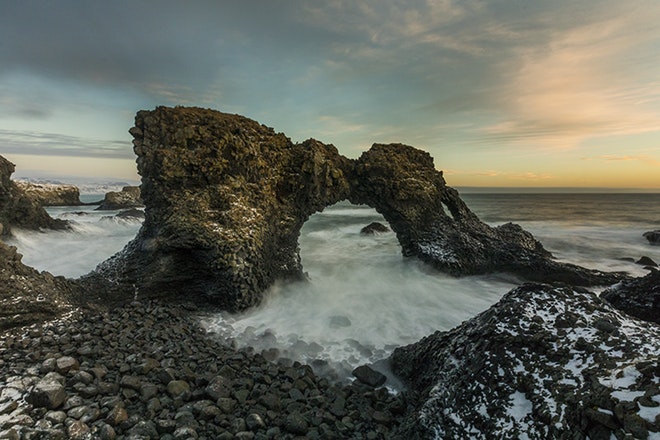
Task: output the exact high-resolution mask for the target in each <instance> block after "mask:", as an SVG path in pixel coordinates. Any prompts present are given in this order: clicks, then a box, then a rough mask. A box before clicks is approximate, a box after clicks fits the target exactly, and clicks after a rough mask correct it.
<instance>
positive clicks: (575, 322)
mask: <svg viewBox="0 0 660 440" xmlns="http://www.w3.org/2000/svg"><path fill="white" fill-rule="evenodd" d="M659 353H660V327H658V326H656V325H648V323H645V322H640V321H637V320H635V319H631V318H629V317H627V316H625V315H623V314H621V313H620V312H618V311H617V310H616V309H614V308H613V307H611V306H610V305H609V304H607V303H606V302H604V301H603V300H601V299H600V298H598V297H597V296H596V295H595V294H593V293H591V292H587V291H585V290H576V289H572V288H568V287H552V286H548V285H538V284H530V285H524V286H521V287H519V288H517V289H514V290H512V291H511V292H509V293H508V294H506V295H505V296H504V297H503V298H502V299H501V300H500V301H499V302H498V303H497V304H495V305H494V306H492V307H491V308H490V309H488V310H487V311H485V312H483V313H481V314H480V315H478V316H476V317H475V318H473V319H471V320H469V321H467V322H465V323H463V324H462V325H460V326H459V327H457V328H455V329H453V330H451V331H448V332H436V333H434V334H433V335H431V336H428V337H426V338H424V339H422V340H421V341H419V342H417V343H415V344H412V345H409V346H406V347H401V348H397V349H396V350H395V351H394V353H393V354H392V356H391V364H392V367H393V370H394V372H395V373H397V374H399V375H400V376H401V377H402V378H405V379H406V380H407V381H408V383H409V385H410V386H411V388H412V389H413V390H414V391H415V392H417V393H419V396H420V400H419V403H418V406H417V409H416V410H415V411H414V412H412V413H411V414H410V415H409V416H408V420H407V421H406V422H404V424H405V425H406V428H405V431H407V434H408V438H474V439H488V438H523V437H524V438H572V439H586V438H592V439H601V438H603V439H609V438H614V437H613V436H615V437H616V438H624V436H625V435H632V436H634V438H648V436H649V433H654V434H657V433H659V432H660V424H659V423H660V417H659V416H660V405H659V404H660V369H658V361H659V357H658V356H659ZM631 438H632V437H631Z"/></svg>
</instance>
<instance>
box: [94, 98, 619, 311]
mask: <svg viewBox="0 0 660 440" xmlns="http://www.w3.org/2000/svg"><path fill="white" fill-rule="evenodd" d="M130 132H131V134H132V135H133V137H134V141H133V144H134V151H135V153H136V155H137V165H138V172H139V173H140V175H141V176H142V185H141V190H142V194H141V195H142V199H143V201H144V204H145V216H146V218H145V222H144V224H143V226H142V229H141V230H140V232H139V233H138V235H137V237H136V238H135V239H134V240H133V241H132V242H130V243H129V244H128V245H127V246H126V248H125V249H124V250H123V251H122V252H120V253H118V254H117V255H115V256H114V257H112V258H111V259H109V260H107V261H106V262H104V263H103V264H101V265H99V267H98V269H97V270H96V272H95V273H93V274H91V275H90V276H89V277H88V278H87V279H86V280H85V281H86V282H87V283H88V285H94V286H96V287H95V288H94V289H92V290H96V291H103V292H111V295H110V296H111V297H113V298H114V299H115V300H117V301H126V300H128V299H130V298H132V297H133V295H134V294H135V292H136V289H137V291H138V292H139V295H140V297H141V298H153V297H180V296H187V297H189V296H193V295H197V296H200V295H201V296H204V297H205V300H207V301H211V302H212V303H215V304H218V305H220V306H221V307H223V308H225V309H228V310H241V309H245V308H248V307H250V306H253V305H255V304H257V303H259V301H260V300H261V295H262V293H263V291H264V290H266V289H267V288H268V287H269V286H271V285H272V284H273V283H274V282H275V281H276V280H296V279H301V278H303V270H302V266H301V263H300V255H299V249H298V237H299V235H300V229H301V228H302V226H303V224H304V223H305V221H306V220H307V219H308V218H309V216H310V215H312V214H313V213H315V212H318V211H321V210H323V209H324V208H325V207H326V206H329V205H332V204H334V203H336V202H338V201H341V200H349V201H351V202H353V203H356V204H367V205H369V206H372V207H374V208H375V209H376V210H377V211H378V212H380V213H381V214H382V215H383V216H384V217H385V219H386V220H387V221H388V222H389V224H390V226H391V227H392V230H393V231H394V232H395V233H396V236H397V238H398V240H399V242H400V244H401V248H402V253H403V255H404V256H406V257H416V258H419V259H421V260H423V261H425V262H427V263H429V264H430V265H432V266H433V267H435V268H437V269H438V270H441V271H444V272H448V273H450V274H453V275H457V276H461V275H471V274H481V273H488V272H497V271H501V272H511V273H514V274H516V275H518V276H520V277H522V278H525V279H528V280H535V281H543V282H556V281H562V282H566V283H570V284H573V285H609V284H613V283H615V282H616V281H618V280H620V279H622V278H624V276H623V275H622V274H615V273H603V272H598V271H593V270H587V269H585V268H582V267H578V266H575V265H570V264H562V263H558V262H556V261H554V260H553V259H552V255H551V254H550V253H549V252H548V251H546V250H545V249H544V248H543V246H542V245H541V243H539V242H538V241H537V240H535V239H534V237H533V236H532V235H531V234H530V233H529V232H526V231H524V230H523V229H522V228H521V227H520V226H518V225H514V224H510V223H509V224H506V225H502V226H499V227H496V228H493V227H490V226H488V225H486V224H485V223H483V222H481V221H480V220H479V219H478V218H477V216H476V215H475V214H474V213H472V212H471V211H470V210H469V209H468V207H467V206H466V205H465V203H464V202H463V201H462V200H461V199H460V197H459V195H458V192H457V191H456V190H454V189H452V188H450V187H448V186H447V185H446V183H445V180H444V178H443V175H442V172H441V171H437V170H436V169H435V166H434V164H433V159H432V158H431V156H430V155H429V154H428V153H426V152H424V151H421V150H418V149H415V148H413V147H410V146H407V145H401V144H390V145H381V144H375V145H374V146H373V147H372V148H371V149H370V150H369V151H366V152H365V153H364V154H362V156H361V157H360V158H359V159H357V160H351V159H348V158H345V157H343V156H341V155H340V154H339V153H338V151H337V149H336V148H335V147H334V146H332V145H326V144H323V143H321V142H319V141H317V140H314V139H310V140H307V141H305V142H303V143H302V144H294V143H292V142H291V140H290V139H289V138H287V137H286V136H284V135H283V134H281V133H275V131H273V129H271V128H268V127H265V126H263V125H261V124H259V123H257V122H255V121H253V120H250V119H247V118H245V117H242V116H238V115H229V114H225V113H220V112H217V111H213V110H206V109H200V108H184V107H176V108H167V107H158V108H157V109H155V110H153V111H140V112H138V114H137V116H136V118H135V127H133V128H132V129H131V130H130Z"/></svg>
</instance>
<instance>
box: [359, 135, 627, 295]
mask: <svg viewBox="0 0 660 440" xmlns="http://www.w3.org/2000/svg"><path fill="white" fill-rule="evenodd" d="M354 176H355V177H354V179H353V181H352V183H353V186H352V192H351V197H350V201H351V202H353V203H356V204H366V205H369V206H372V207H374V208H375V209H376V210H377V211H378V212H380V213H381V214H382V215H383V216H384V217H385V219H386V220H387V221H388V223H389V224H390V227H391V228H392V230H394V232H396V234H397V237H398V239H399V242H400V243H401V247H402V249H403V254H404V255H405V256H415V257H418V258H420V259H421V260H423V261H426V262H427V263H429V264H431V265H432V266H434V267H435V268H437V269H440V270H442V271H444V272H448V273H450V274H453V275H469V274H480V273H488V272H511V273H514V274H517V275H520V276H521V277H523V278H526V279H528V280H533V281H543V282H548V281H562V282H566V283H570V284H575V285H594V284H603V285H607V284H612V283H614V282H616V280H618V279H620V278H621V274H618V275H617V274H606V273H602V272H598V271H591V270H586V269H584V268H581V267H578V266H575V265H569V264H560V263H557V262H555V261H553V260H552V259H551V258H552V255H551V254H550V252H548V251H546V250H545V249H544V248H543V246H542V245H541V243H539V242H538V241H537V240H536V239H534V237H533V236H532V235H531V234H530V233H529V232H527V231H525V230H523V229H522V228H521V227H520V226H518V225H515V224H512V223H507V224H505V225H502V226H499V227H496V228H493V227H490V226H488V225H486V224H485V223H483V222H481V221H480V220H479V218H478V217H477V216H476V215H475V214H474V213H473V212H472V211H470V209H469V208H468V207H467V205H466V204H465V203H464V202H463V200H461V198H460V197H459V195H458V192H457V191H456V190H455V189H453V188H450V187H448V186H447V185H446V182H445V180H444V178H443V175H442V172H441V171H437V170H436V169H435V166H434V164H433V158H431V156H430V155H429V154H428V153H426V152H424V151H420V150H417V149H415V148H413V147H410V146H407V145H401V144H390V145H381V144H375V145H373V146H372V147H371V149H370V150H369V151H366V152H364V153H363V154H362V156H360V158H359V159H358V160H357V162H356V164H355V175H354Z"/></svg>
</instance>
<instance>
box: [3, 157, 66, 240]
mask: <svg viewBox="0 0 660 440" xmlns="http://www.w3.org/2000/svg"><path fill="white" fill-rule="evenodd" d="M14 169H15V167H14V164H13V163H11V162H9V161H8V160H7V159H5V158H4V157H2V156H0V235H9V234H10V233H11V228H13V227H16V228H22V229H34V230H39V229H66V228H67V227H68V223H67V222H66V221H64V220H59V219H53V218H52V217H51V216H50V215H48V213H47V212H46V211H45V210H44V208H43V207H42V206H41V205H40V203H39V202H37V200H35V199H34V198H33V197H31V196H29V195H27V194H26V193H25V191H24V190H23V189H22V188H21V187H20V186H19V185H17V184H16V182H14V181H12V180H11V175H12V173H13V172H14Z"/></svg>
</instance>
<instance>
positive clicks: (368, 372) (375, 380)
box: [353, 365, 387, 387]
mask: <svg viewBox="0 0 660 440" xmlns="http://www.w3.org/2000/svg"><path fill="white" fill-rule="evenodd" d="M353 376H355V378H356V379H357V380H359V381H360V382H362V383H364V384H367V385H369V386H370V387H379V386H381V385H383V384H384V383H385V382H386V381H387V377H386V376H385V375H384V374H382V373H380V372H378V371H376V370H374V369H373V368H371V367H370V366H369V365H360V366H359V367H357V368H356V369H354V370H353Z"/></svg>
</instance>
